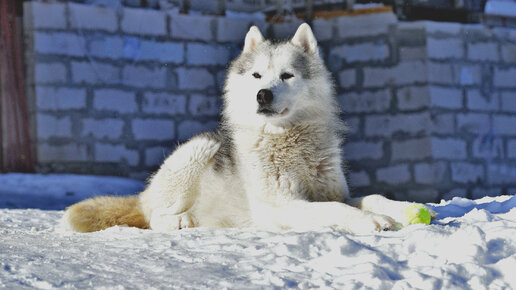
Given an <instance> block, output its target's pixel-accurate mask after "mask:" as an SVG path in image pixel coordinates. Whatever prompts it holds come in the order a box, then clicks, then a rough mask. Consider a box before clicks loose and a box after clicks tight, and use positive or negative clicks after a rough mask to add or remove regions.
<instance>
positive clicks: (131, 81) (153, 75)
mask: <svg viewBox="0 0 516 290" xmlns="http://www.w3.org/2000/svg"><path fill="white" fill-rule="evenodd" d="M122 83H123V84H124V85H126V86H130V87H138V88H145V87H148V88H155V89H163V88H165V87H166V85H167V70H166V69H165V68H148V67H145V66H136V65H126V66H125V67H124V68H123V70H122Z"/></svg>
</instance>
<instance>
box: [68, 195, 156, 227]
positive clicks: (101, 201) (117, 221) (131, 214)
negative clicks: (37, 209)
mask: <svg viewBox="0 0 516 290" xmlns="http://www.w3.org/2000/svg"><path fill="white" fill-rule="evenodd" d="M62 225H63V226H64V227H65V228H68V229H71V230H73V231H77V232H83V233H86V232H95V231H100V230H103V229H107V228H109V227H112V226H116V225H119V226H130V227H138V228H142V229H148V228H149V224H148V222H147V221H146V220H145V217H144V215H143V212H142V210H141V206H140V200H139V198H138V196H129V197H112V196H101V197H95V198H90V199H86V200H83V201H81V202H79V203H76V204H74V205H71V206H69V207H68V208H67V209H66V212H65V214H64V216H63V219H62Z"/></svg>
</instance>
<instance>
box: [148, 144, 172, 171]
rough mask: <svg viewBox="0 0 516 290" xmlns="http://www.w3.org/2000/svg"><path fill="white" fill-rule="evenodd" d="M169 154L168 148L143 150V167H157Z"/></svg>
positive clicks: (169, 149)
mask: <svg viewBox="0 0 516 290" xmlns="http://www.w3.org/2000/svg"><path fill="white" fill-rule="evenodd" d="M170 153H171V148H169V147H152V148H148V149H145V165H146V166H159V165H161V163H163V160H165V158H167V156H168V155H169V154H170Z"/></svg>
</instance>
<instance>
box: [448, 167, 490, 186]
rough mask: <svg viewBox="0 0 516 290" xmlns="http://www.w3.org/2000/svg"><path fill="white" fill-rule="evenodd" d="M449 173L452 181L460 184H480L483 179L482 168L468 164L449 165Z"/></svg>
mask: <svg viewBox="0 0 516 290" xmlns="http://www.w3.org/2000/svg"><path fill="white" fill-rule="evenodd" d="M451 172H452V179H453V181H456V182H460V183H468V182H474V183H480V182H482V181H484V179H485V178H484V167H483V166H482V165H477V164H472V163H469V162H453V163H451Z"/></svg>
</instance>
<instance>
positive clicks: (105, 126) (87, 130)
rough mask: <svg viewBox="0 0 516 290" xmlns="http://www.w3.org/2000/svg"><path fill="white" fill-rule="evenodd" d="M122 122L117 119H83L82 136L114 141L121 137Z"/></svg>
mask: <svg viewBox="0 0 516 290" xmlns="http://www.w3.org/2000/svg"><path fill="white" fill-rule="evenodd" d="M123 126H124V122H123V121H121V120H118V119H100V120H95V119H84V120H83V121H82V134H81V135H82V136H93V137H95V138H96V139H110V140H116V139H118V138H120V137H121V135H122V128H123Z"/></svg>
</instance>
